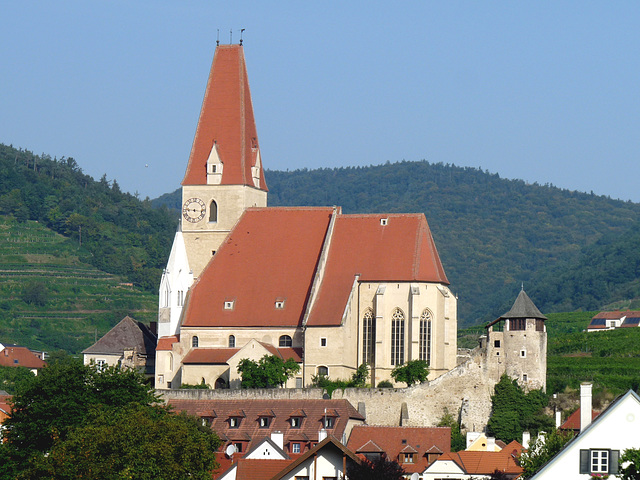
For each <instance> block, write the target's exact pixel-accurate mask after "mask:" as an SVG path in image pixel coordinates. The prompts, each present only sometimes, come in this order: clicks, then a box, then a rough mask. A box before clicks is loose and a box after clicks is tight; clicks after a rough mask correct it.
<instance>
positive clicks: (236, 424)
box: [229, 417, 240, 428]
mask: <svg viewBox="0 0 640 480" xmlns="http://www.w3.org/2000/svg"><path fill="white" fill-rule="evenodd" d="M229 428H240V417H229Z"/></svg>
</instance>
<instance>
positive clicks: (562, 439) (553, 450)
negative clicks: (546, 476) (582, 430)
mask: <svg viewBox="0 0 640 480" xmlns="http://www.w3.org/2000/svg"><path fill="white" fill-rule="evenodd" d="M572 438H573V433H572V432H562V431H560V430H555V429H554V430H553V431H551V432H550V433H548V434H545V435H538V437H537V438H536V439H535V440H534V441H532V442H531V443H530V444H529V449H528V450H527V451H526V452H522V454H521V455H520V466H521V467H522V470H523V472H522V478H523V479H527V478H531V477H532V476H533V475H534V474H535V473H536V472H537V471H538V470H540V469H541V468H542V466H543V465H544V464H546V463H547V462H548V461H549V460H551V458H553V457H554V456H555V455H556V454H557V453H558V452H559V451H560V450H562V449H563V448H564V446H565V445H566V444H567V442H568V441H569V440H571V439H572Z"/></svg>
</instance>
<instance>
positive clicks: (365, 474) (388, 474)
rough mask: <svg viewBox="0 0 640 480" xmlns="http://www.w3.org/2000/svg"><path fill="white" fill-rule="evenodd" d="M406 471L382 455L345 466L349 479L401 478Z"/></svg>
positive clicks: (384, 479)
mask: <svg viewBox="0 0 640 480" xmlns="http://www.w3.org/2000/svg"><path fill="white" fill-rule="evenodd" d="M405 474H406V472H405V471H404V468H402V466H400V465H399V464H398V462H395V461H393V460H389V459H388V458H387V457H385V456H384V455H382V456H381V457H380V458H379V459H378V460H376V461H374V462H370V461H368V460H364V461H362V463H353V464H351V465H350V466H349V467H348V468H347V478H348V479H349V480H402V479H403V478H404V475H405Z"/></svg>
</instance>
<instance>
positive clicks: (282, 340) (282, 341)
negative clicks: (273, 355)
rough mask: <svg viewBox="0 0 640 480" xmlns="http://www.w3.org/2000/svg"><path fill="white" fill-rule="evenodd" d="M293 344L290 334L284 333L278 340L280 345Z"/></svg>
mask: <svg viewBox="0 0 640 480" xmlns="http://www.w3.org/2000/svg"><path fill="white" fill-rule="evenodd" d="M292 344H293V341H292V340H291V337H290V336H289V335H282V336H281V337H280V341H279V342H278V345H279V346H280V347H290V346H291V345H292Z"/></svg>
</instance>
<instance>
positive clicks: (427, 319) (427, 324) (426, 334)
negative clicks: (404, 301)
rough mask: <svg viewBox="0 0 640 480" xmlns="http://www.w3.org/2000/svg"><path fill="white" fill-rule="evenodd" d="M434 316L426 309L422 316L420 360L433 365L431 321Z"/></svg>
mask: <svg viewBox="0 0 640 480" xmlns="http://www.w3.org/2000/svg"><path fill="white" fill-rule="evenodd" d="M432 319H433V315H432V314H431V312H430V311H429V309H427V308H425V309H424V311H423V312H422V315H420V360H424V361H425V362H427V364H429V363H431V320H432Z"/></svg>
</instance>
